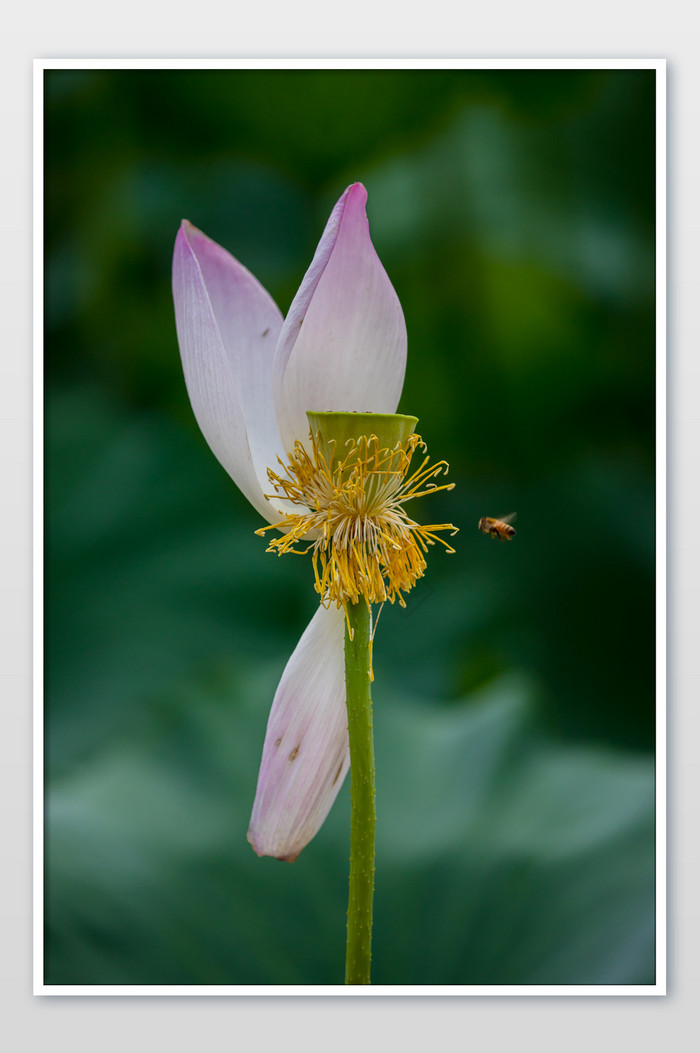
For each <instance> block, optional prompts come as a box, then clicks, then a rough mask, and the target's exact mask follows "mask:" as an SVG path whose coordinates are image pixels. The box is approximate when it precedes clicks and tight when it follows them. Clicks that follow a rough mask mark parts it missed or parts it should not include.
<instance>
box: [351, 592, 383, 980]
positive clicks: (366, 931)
mask: <svg viewBox="0 0 700 1053" xmlns="http://www.w3.org/2000/svg"><path fill="white" fill-rule="evenodd" d="M348 626H349V627H350V630H351V632H350V631H348ZM370 632H371V614H370V609H369V607H368V606H367V604H366V603H365V602H364V601H363V600H360V602H359V603H355V604H348V608H347V622H346V625H345V687H346V697H347V707H348V733H349V737H350V799H351V808H352V814H351V818H350V893H349V898H348V942H347V954H346V960H345V983H346V984H368V983H370V978H369V969H370V960H371V957H372V900H373V897H374V826H375V822H376V814H375V810H374V742H373V739H372V696H371V693H370V680H371V654H370V643H371V641H370ZM351 635H352V639H350V636H351Z"/></svg>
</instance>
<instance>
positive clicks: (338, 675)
mask: <svg viewBox="0 0 700 1053" xmlns="http://www.w3.org/2000/svg"><path fill="white" fill-rule="evenodd" d="M366 200H367V192H366V190H365V188H364V187H363V186H362V185H361V184H360V183H354V184H353V185H352V186H350V187H348V189H347V190H346V191H345V193H344V194H343V196H342V197H341V198H340V200H339V201H338V203H337V204H336V206H335V208H334V209H333V211H332V212H331V215H330V218H329V220H328V223H327V224H326V228H325V230H324V232H323V235H322V237H321V240H320V242H319V244H318V248H317V249H316V253H315V255H314V258H313V260H312V262H311V266H310V267H309V269H308V271H307V272H306V274H305V276H304V279H303V281H302V283H301V286H300V287H299V291H298V292H297V294H296V296H295V297H294V300H293V302H292V305H291V307H290V309H289V313H288V314H287V317H286V318H285V319H283V318H282V315H281V313H280V311H279V309H278V308H277V306H276V304H275V303H274V301H273V300H272V298H271V297H270V295H269V294H268V293H267V292H266V290H265V289H264V288H263V287H262V286H261V285H260V284H259V282H258V281H257V280H256V279H255V278H254V277H253V275H252V274H250V272H249V271H247V270H246V269H245V267H243V266H242V265H241V264H240V263H239V262H238V261H237V260H235V259H234V258H233V257H232V256H231V255H229V253H228V252H226V251H225V250H224V249H222V248H221V247H220V246H219V245H217V244H216V243H215V242H214V241H211V240H210V239H209V238H208V237H206V235H204V234H203V233H202V232H201V231H199V230H197V229H196V227H193V226H192V224H190V223H189V222H187V221H186V220H185V221H183V223H182V226H181V227H180V230H179V232H178V235H177V239H176V242H175V254H174V259H173V297H174V301H175V318H176V324H177V335H178V341H179V344H180V352H181V356H182V364H183V368H184V373H185V381H186V384H187V390H188V393H189V397H190V401H191V403H192V408H193V410H194V414H195V417H196V418H197V422H198V424H199V426H200V428H201V430H202V433H203V434H204V437H205V439H206V440H207V442H208V444H209V446H210V447H211V449H212V451H213V453H214V454H215V455H216V457H217V458H218V460H219V461H220V463H221V464H222V466H223V467H224V468H225V469H226V471H227V472H228V473H229V475H230V476H231V478H232V479H233V481H234V482H235V483H236V485H237V486H238V487H239V489H240V490H241V492H242V493H243V494H244V495H245V496H246V497H247V499H248V500H249V501H250V503H251V504H252V505H253V506H254V507H255V508H256V509H257V510H258V512H260V514H261V516H263V517H264V519H265V520H266V521H267V522H268V523H269V524H273V525H274V524H277V523H278V521H280V520H281V519H284V517H285V516H286V515H288V512H289V502H288V501H287V500H285V495H284V493H282V494H281V495H280V494H274V493H273V494H271V487H270V481H269V474H268V470H269V469H274V468H275V467H277V468H278V467H279V463H280V461H282V462H284V460H285V459H287V458H288V457H289V453H290V451H292V450H294V448H295V447H296V446H297V444H302V445H303V444H308V441H309V424H308V421H307V417H306V413H307V411H309V410H321V411H329V410H330V411H333V410H338V411H352V412H358V411H359V412H373V413H393V412H394V411H395V410H396V407H397V405H398V401H399V397H400V394H401V389H402V387H403V379H404V372H405V368H406V327H405V324H404V318H403V312H402V310H401V305H400V303H399V301H398V298H397V296H396V293H395V291H394V289H393V286H392V285H391V282H390V281H389V279H388V277H387V275H386V272H385V271H384V268H383V267H382V265H381V263H380V261H379V258H378V256H377V254H376V252H375V250H374V247H373V245H372V242H371V240H370V236H369V227H368V222H367V216H366V212H365V203H366ZM343 632H344V612H343V610H342V608H339V607H337V606H332V605H331V606H328V607H325V606H323V605H321V606H319V608H318V610H317V611H316V613H315V614H314V616H313V618H312V619H311V622H310V623H309V625H308V627H307V628H306V630H305V632H304V634H303V635H302V637H301V639H300V641H299V643H298V645H297V647H296V649H295V650H294V652H293V654H292V656H291V658H290V659H289V662H288V663H287V666H286V668H285V670H284V673H283V675H282V679H281V681H280V683H279V686H278V688H277V691H276V693H275V697H274V701H273V703H272V710H271V712H270V717H269V721H268V725H267V732H266V735H265V742H264V746H263V755H262V763H261V766H260V774H259V778H258V786H257V793H256V796H255V802H254V805H253V812H252V816H251V821H250V829H249V831H248V840H249V841H250V842H251V844H252V846H253V848H254V850H255V851H256V852H257V853H258V855H261V856H262V855H270V856H274V857H276V858H278V859H285V860H290V861H291V860H294V859H296V857H297V856H298V854H299V852H301V850H302V849H303V848H304V846H305V845H307V844H308V842H309V841H310V840H311V838H312V837H314V835H315V834H316V833H317V831H318V830H319V828H320V827H321V825H322V823H323V821H324V819H325V818H326V815H327V814H328V812H329V810H330V808H331V805H332V804H333V801H334V800H335V798H336V795H337V793H338V791H339V789H340V787H341V785H342V783H343V780H344V778H345V775H346V773H347V770H348V767H349V753H348V733H347V715H346V710H345V683H344V657H343V646H344V645H343Z"/></svg>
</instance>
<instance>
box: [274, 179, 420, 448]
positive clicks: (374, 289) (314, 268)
mask: <svg viewBox="0 0 700 1053" xmlns="http://www.w3.org/2000/svg"><path fill="white" fill-rule="evenodd" d="M366 200H367V191H366V190H365V188H364V187H363V186H362V184H361V183H354V184H353V185H352V186H350V187H348V189H347V190H346V191H345V193H344V194H343V196H342V197H341V199H340V200H339V201H338V203H337V204H336V206H335V208H334V209H333V212H332V213H331V216H330V219H329V220H328V223H327V225H326V229H325V231H324V232H323V236H322V238H321V240H320V242H319V245H318V248H317V250H316V254H315V256H314V258H313V261H312V263H311V266H310V267H309V270H308V271H307V273H306V275H305V277H304V280H303V282H302V283H301V286H300V288H299V291H298V293H297V295H296V297H295V298H294V302H293V303H292V306H291V308H290V310H289V314H288V315H287V318H286V319H285V322H284V325H283V327H282V331H281V333H280V337H279V341H278V344H277V350H276V353H275V391H276V403H277V422H278V425H279V429H280V435H281V437H282V441H283V443H284V446H285V449H286V450H291V449H292V446H293V444H294V440H295V439H304V438H306V436H307V435H308V429H309V426H308V422H307V420H306V411H307V410H346V411H353V410H354V411H363V412H376V413H393V412H394V411H395V410H396V407H397V405H398V401H399V397H400V395H401V389H402V387H403V380H404V373H405V371H406V325H405V322H404V317H403V311H402V310H401V304H400V303H399V300H398V297H397V295H396V293H395V291H394V288H393V286H392V284H391V282H390V281H389V279H388V277H387V274H386V271H385V270H384V268H383V267H382V265H381V263H380V261H379V257H378V256H377V254H376V252H375V250H374V246H373V245H372V242H371V240H370V236H369V224H368V222H367V215H366V212H365V202H366Z"/></svg>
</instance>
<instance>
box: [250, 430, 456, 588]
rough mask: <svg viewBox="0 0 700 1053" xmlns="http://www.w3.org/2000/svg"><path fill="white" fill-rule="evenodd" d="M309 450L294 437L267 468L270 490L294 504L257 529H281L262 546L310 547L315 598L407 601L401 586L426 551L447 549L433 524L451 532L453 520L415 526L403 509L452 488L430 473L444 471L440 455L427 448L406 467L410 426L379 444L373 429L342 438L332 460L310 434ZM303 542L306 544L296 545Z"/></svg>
mask: <svg viewBox="0 0 700 1053" xmlns="http://www.w3.org/2000/svg"><path fill="white" fill-rule="evenodd" d="M311 443H312V453H311V455H309V453H308V452H307V450H306V448H305V447H304V445H303V444H302V443H301V442H298V441H297V442H296V443H295V446H294V450H293V451H292V453H291V454H290V455H289V464H288V465H285V464H284V463H283V462H282V461H280V464H281V465H282V469H283V471H282V472H280V473H278V472H275V471H273V470H272V469H271V468H270V469H268V473H267V474H268V477H269V479H270V482H271V483H272V486H273V487H274V490H275V494H274V495H269V496H270V497H272V496H276V497H281V498H283V499H285V500H287V501H289V502H291V503H292V504H294V505H298V506H300V511H299V512H290V513H289V514H287V515H285V516H284V517H283V518H282V519H281V520H280V521H279V522H278V523H274V524H272V525H271V526H267V527H262V528H261V529H260V530H256V534H260V535H263V534H265V532H266V531H268V530H280V531H281V532H282V537H278V538H274V539H273V540H272V541H270V544H269V546H268V549H267V551H268V552H276V553H277V554H278V555H280V556H281V555H283V554H284V553H286V552H293V553H303V552H308V551H309V550H311V552H312V554H313V556H312V558H313V568H314V579H315V585H314V587H315V589H316V592H318V594H319V596H320V597H321V603H322V604H323V605H324V606H326V607H328V606H330V604H331V603H335V604H336V605H337V606H338V607H347V604H348V603H358V602H359V600H360V599H364V601H365V602H366V603H367V604H368V605H371V604H372V603H385V602H386V601H387V600H388V601H389V603H394V601H395V600H398V601H399V603H400V604H401V606H402V607H405V606H406V602H405V600H404V598H403V593H405V592H408V591H409V590H410V589H411V588H412V587H413V586H414V585H415V583H416V581H417V580H418V578H421V577H422V576H423V573H424V572H425V568H426V561H425V553H426V552H427V550H428V546H429V545H433V544H434V543H435V542H436V541H439V542H440V543H441V544H442V545H444V546H445V548H446V549H447V551H448V552H454V549H453V548H452V547H451V546H450V545H449V544H448V542H447V541H445V539H444V538H441V537H439V536H438V533H437V532H438V531H442V530H449V531H451V534H452V535H454V534H456V533H457V528H456V527H455V526H453V524H452V523H438V524H431V525H430V526H421V525H420V524H418V523H416V522H414V520H412V519H410V518H409V517H408V515H407V514H406V511H405V509H404V507H403V506H404V505H405V504H406V502H407V501H411V500H413V499H414V498H416V497H424V496H426V495H427V494H433V493H437V492H438V491H439V490H452V489H453V487H454V483H443V484H441V485H439V486H437V485H436V484H435V483H433V482H431V480H432V479H434V478H435V477H436V476H439V475H442V474H444V475H446V474H447V469H448V466H447V463H446V462H445V461H438V462H437V463H436V464H433V465H429V464H428V461H429V458H428V457H427V456H426V457H425V458H424V459H423V462H422V464H421V466H420V468H418V469H417V470H416V471H414V472H413V473H412V474H411V475H409V474H408V473H409V469H410V465H411V460H412V458H413V454H414V452H415V451H416V449H418V448H419V447H420V449H421V450H422V451H423V453H425V450H426V446H425V443H424V442H423V441H422V440H421V438H420V436H419V435H415V434H412V435H410V436H409V438H408V439H407V440H406V442H405V443H404V444H403V445H397V446H395V447H394V448H393V449H380V447H379V440H378V439H377V437H376V435H370V436H364V435H363V436H361V437H360V438H358V439H349V440H348V442H347V444H346V447H345V449H346V451H347V452H346V453H345V456H338V451H337V450H335V449H333V453H332V457H331V465H332V467H331V465H329V463H328V461H327V460H326V458H325V457H324V455H323V453H322V452H321V447H320V442H319V441H318V440H317V438H314V437H313V436H312V439H311ZM300 543H303V544H304V546H305V547H303V548H297V547H296V546H297V545H299V544H300Z"/></svg>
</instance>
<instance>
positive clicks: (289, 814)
mask: <svg viewBox="0 0 700 1053" xmlns="http://www.w3.org/2000/svg"><path fill="white" fill-rule="evenodd" d="M344 621H345V615H344V612H343V611H342V610H338V609H337V608H336V607H331V608H330V609H328V610H326V609H325V608H324V607H319V609H318V610H317V611H316V614H315V615H314V616H313V618H312V619H311V621H310V623H309V625H308V626H307V628H306V630H305V632H304V634H303V635H302V637H301V639H300V641H299V643H298V644H297V646H296V648H295V650H294V653H293V654H292V656H291V658H290V659H289V661H288V663H287V667H286V669H285V670H284V673H283V674H282V679H281V680H280V683H279V686H278V688H277V692H276V694H275V699H274V702H273V703H272V710H271V712H270V717H269V720H268V724H267V732H266V734H265V744H264V746H263V755H262V763H261V765H260V774H259V776H258V788H257V792H256V795H255V803H254V804H253V812H252V815H251V819H250V829H249V831H248V840H249V841H250V843H251V845H252V846H253V848H254V849H255V851H256V852H257V854H258V855H259V856H274V857H276V858H277V859H285V860H288V861H289V862H292V861H293V860H295V859H296V857H297V856H298V855H299V853H300V852H301V850H302V848H304V846H305V845H307V844H308V843H309V841H310V840H311V838H312V837H313V836H314V835H315V834H316V833H317V831H318V830H319V828H320V826H321V824H322V823H323V821H324V819H325V818H326V816H327V815H328V812H329V811H330V808H331V805H332V804H333V802H334V800H335V798H336V796H337V793H338V791H339V789H340V787H341V786H342V784H343V780H344V778H345V775H346V773H347V770H348V768H349V766H350V754H349V750H348V721H347V710H346V708H345V675H344V669H345V665H344V651H343V648H344V643H343V639H344Z"/></svg>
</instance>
